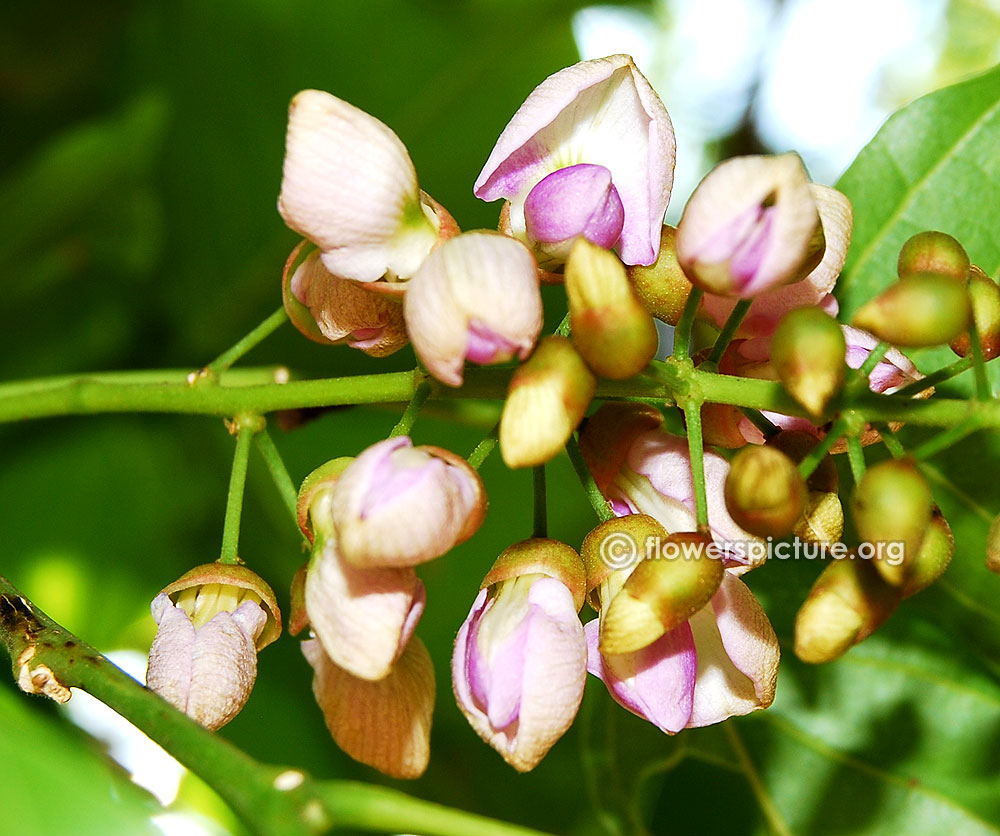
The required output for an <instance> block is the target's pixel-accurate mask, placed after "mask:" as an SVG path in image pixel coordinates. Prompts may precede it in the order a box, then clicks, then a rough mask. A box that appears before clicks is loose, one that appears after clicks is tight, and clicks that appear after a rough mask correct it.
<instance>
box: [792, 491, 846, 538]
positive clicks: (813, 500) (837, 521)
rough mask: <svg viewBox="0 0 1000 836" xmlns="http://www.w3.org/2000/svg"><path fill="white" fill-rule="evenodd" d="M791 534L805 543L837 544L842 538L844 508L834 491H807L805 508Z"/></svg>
mask: <svg viewBox="0 0 1000 836" xmlns="http://www.w3.org/2000/svg"><path fill="white" fill-rule="evenodd" d="M792 533H793V534H794V535H795V536H796V537H798V538H799V539H800V540H804V541H805V542H807V543H839V542H840V538H841V537H843V536H844V506H843V505H842V504H841V502H840V495H839V494H837V493H836V492H835V491H809V496H808V498H807V499H806V508H805V510H804V511H803V512H802V516H801V517H799V519H798V520H797V521H796V523H795V528H794V529H792Z"/></svg>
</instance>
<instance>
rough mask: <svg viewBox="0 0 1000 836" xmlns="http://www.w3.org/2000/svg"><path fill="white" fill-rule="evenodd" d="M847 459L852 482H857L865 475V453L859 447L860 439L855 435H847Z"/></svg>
mask: <svg viewBox="0 0 1000 836" xmlns="http://www.w3.org/2000/svg"><path fill="white" fill-rule="evenodd" d="M847 460H848V461H849V462H850V464H851V475H852V476H853V477H854V484H857V483H858V482H860V481H861V479H862V477H864V475H865V454H864V451H863V450H862V448H861V439H860V438H858V437H857V436H856V435H849V436H847Z"/></svg>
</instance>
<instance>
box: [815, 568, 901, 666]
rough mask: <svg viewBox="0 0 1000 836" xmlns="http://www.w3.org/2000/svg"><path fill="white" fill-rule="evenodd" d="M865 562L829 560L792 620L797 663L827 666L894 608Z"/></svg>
mask: <svg viewBox="0 0 1000 836" xmlns="http://www.w3.org/2000/svg"><path fill="white" fill-rule="evenodd" d="M899 600H900V594H899V590H898V589H895V588H893V587H891V586H890V585H889V584H887V583H886V582H885V581H884V580H883V579H882V576H881V575H880V574H879V572H878V570H877V569H876V568H875V567H874V566H873V565H872V561H870V560H862V559H861V558H859V557H854V556H852V557H850V558H845V559H842V560H834V561H833V562H832V563H830V564H829V565H828V566H827V567H826V568H825V569H824V570H823V572H822V574H820V576H819V578H817V580H816V583H815V584H813V588H812V589H811V590H810V591H809V597H808V598H806V600H805V603H803V604H802V607H801V608H800V609H799V612H798V615H797V616H796V617H795V655H796V656H798V657H799V658H800V659H801V660H802V661H803V662H810V663H812V664H821V663H823V662H832V661H833V660H834V659H836V658H838V657H840V656H842V655H843V654H844V653H846V652H847V651H848V650H850V648H852V647H853V646H854V645H856V644H858V643H859V642H861V641H863V640H864V639H866V638H868V636H870V635H871V634H872V633H873V632H875V630H877V629H878V628H879V627H880V626H882V624H883V623H884V622H885V620H886V619H887V618H888V617H889V616H890V615H892V613H893V611H894V610H895V609H896V607H897V606H898V605H899Z"/></svg>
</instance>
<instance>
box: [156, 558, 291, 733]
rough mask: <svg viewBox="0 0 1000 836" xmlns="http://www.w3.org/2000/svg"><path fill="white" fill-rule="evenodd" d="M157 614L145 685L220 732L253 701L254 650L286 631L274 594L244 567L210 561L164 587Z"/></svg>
mask: <svg viewBox="0 0 1000 836" xmlns="http://www.w3.org/2000/svg"><path fill="white" fill-rule="evenodd" d="M152 612H153V618H154V619H155V621H156V623H157V625H158V630H157V633H156V638H155V639H154V640H153V645H152V647H151V648H150V651H149V667H148V669H147V672H146V684H147V685H148V687H149V688H150V690H152V691H155V692H156V693H157V694H159V695H160V696H161V697H163V698H164V699H165V700H167V702H169V703H171V705H173V706H174V707H175V708H178V709H179V710H181V711H183V712H184V713H186V714H187V715H188V716H189V717H191V718H192V719H194V720H196V721H197V722H198V723H200V724H201V725H202V726H204V727H205V728H207V729H211V730H215V729H218V728H221V727H222V726H224V725H225V724H226V723H228V722H229V721H230V720H232V719H233V717H235V716H236V715H237V714H239V712H240V711H241V710H242V708H243V706H244V705H245V704H246V701H247V700H248V699H249V698H250V692H251V690H252V689H253V685H254V681H255V680H256V678H257V651H258V650H260V649H261V648H263V647H265V646H266V645H268V644H270V643H271V642H273V641H274V640H275V639H276V638H277V637H278V635H279V634H280V633H281V614H280V612H279V610H278V605H277V602H276V600H275V597H274V592H273V591H272V590H271V587H269V586H268V585H267V584H266V583H264V581H263V580H261V579H260V578H259V577H258V576H257V575H256V574H254V573H253V572H251V571H250V570H249V569H247V568H246V567H243V566H236V565H227V564H221V563H209V564H205V565H203V566H198V567H196V568H195V569H192V570H191V571H190V572H187V573H186V574H185V575H183V576H182V577H181V578H179V579H178V580H177V581H175V582H174V583H172V584H170V585H169V586H167V587H166V588H165V589H164V590H163V591H162V592H161V593H160V594H159V595H157V596H156V598H155V599H153V603H152Z"/></svg>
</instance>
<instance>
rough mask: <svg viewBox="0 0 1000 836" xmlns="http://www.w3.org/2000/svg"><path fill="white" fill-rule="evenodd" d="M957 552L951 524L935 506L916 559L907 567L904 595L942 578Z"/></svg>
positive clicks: (909, 594) (924, 587) (911, 593)
mask: <svg viewBox="0 0 1000 836" xmlns="http://www.w3.org/2000/svg"><path fill="white" fill-rule="evenodd" d="M954 554H955V537H954V535H953V534H952V533H951V526H950V525H948V520H946V519H945V518H944V515H943V514H942V513H941V510H940V509H939V508H937V507H935V508H934V514H933V516H932V517H931V524H930V526H928V528H927V533H926V534H925V535H924V541H923V543H921V544H920V551H918V552H917V556H916V559H915V560H914V561H913V563H912V564H911V565H910V566H909V567H907V573H906V578H905V580H904V581H903V597H904V598H909V597H910V596H911V595H916V594H917V593H918V592H920V591H921V590H924V589H927V587H929V586H930V585H931V584H932V583H934V582H935V581H936V580H937V579H938V578H940V577H941V576H942V575H943V574H944V572H945V570H946V569H947V568H948V564H949V563H951V558H952V556H953V555H954Z"/></svg>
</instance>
